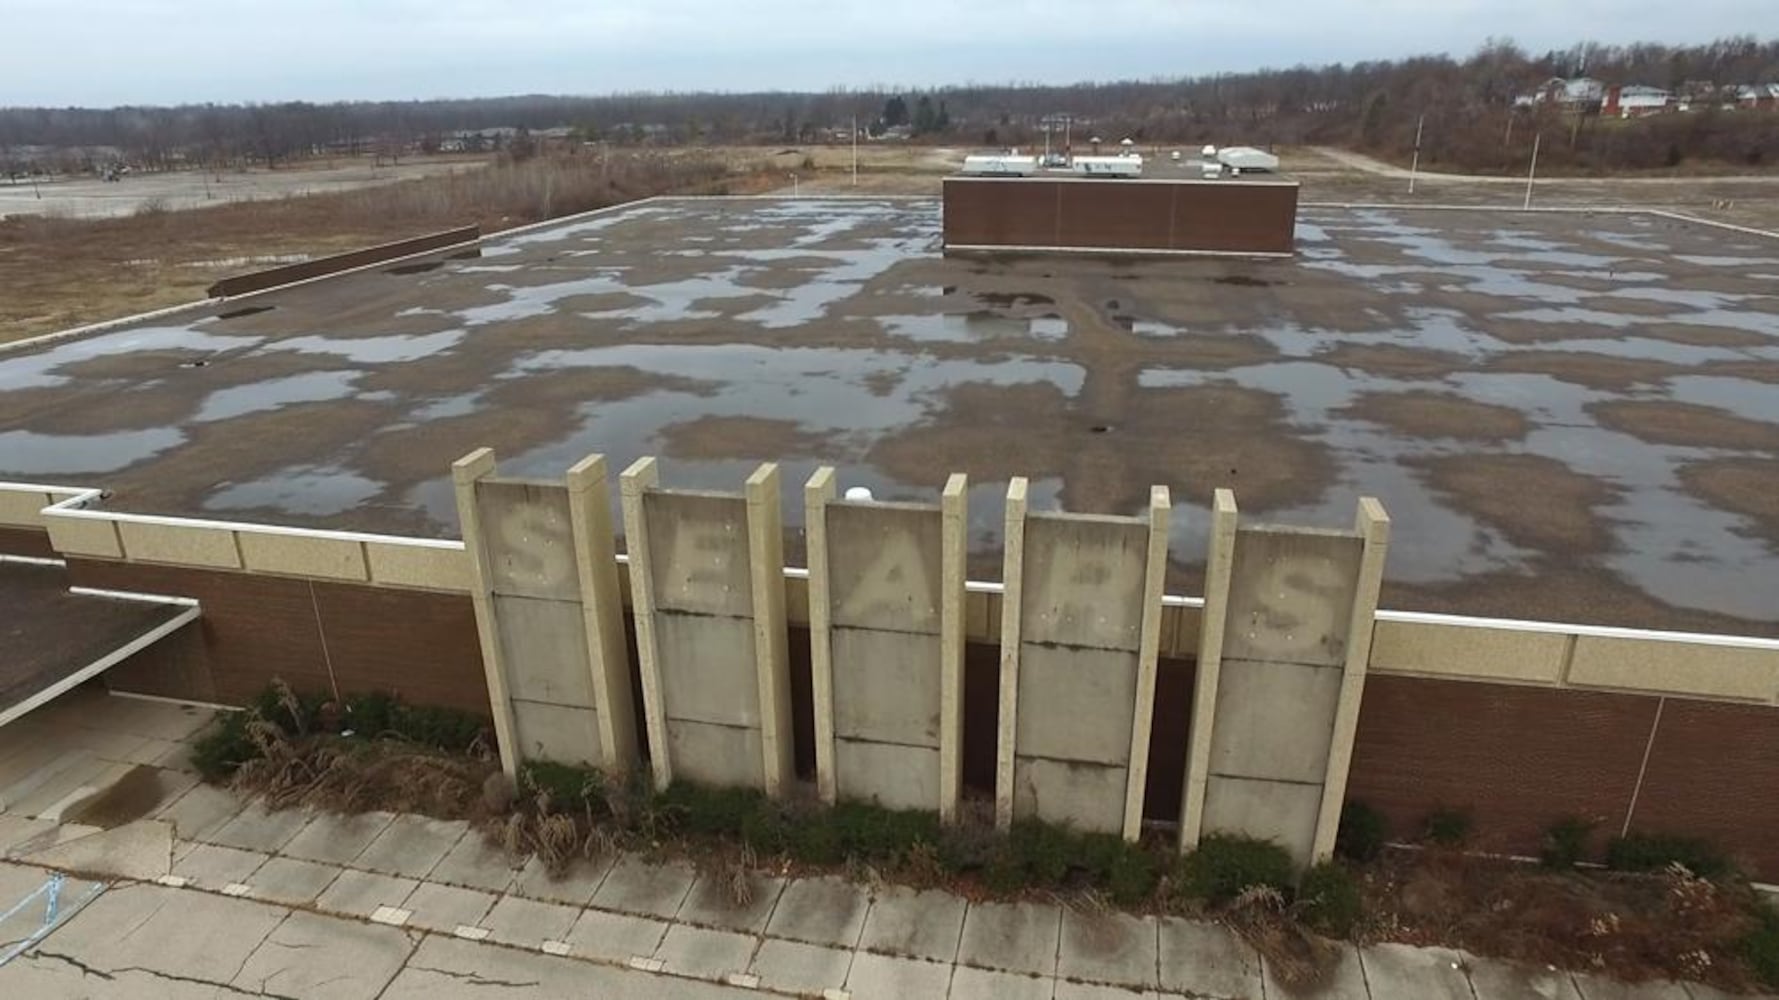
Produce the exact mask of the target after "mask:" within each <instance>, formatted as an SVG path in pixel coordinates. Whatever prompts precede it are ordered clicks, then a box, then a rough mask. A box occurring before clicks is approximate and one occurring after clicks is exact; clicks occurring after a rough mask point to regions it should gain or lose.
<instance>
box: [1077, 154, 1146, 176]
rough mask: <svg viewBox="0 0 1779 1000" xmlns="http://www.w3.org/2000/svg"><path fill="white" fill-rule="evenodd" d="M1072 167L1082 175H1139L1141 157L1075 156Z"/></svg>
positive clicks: (1140, 172)
mask: <svg viewBox="0 0 1779 1000" xmlns="http://www.w3.org/2000/svg"><path fill="white" fill-rule="evenodd" d="M1073 169H1074V171H1075V173H1077V174H1080V175H1081V176H1082V177H1141V176H1143V158H1142V157H1140V156H1135V155H1130V156H1077V157H1075V160H1074V164H1073Z"/></svg>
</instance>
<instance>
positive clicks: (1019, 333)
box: [877, 310, 1069, 343]
mask: <svg viewBox="0 0 1779 1000" xmlns="http://www.w3.org/2000/svg"><path fill="white" fill-rule="evenodd" d="M877 322H878V323H879V324H881V325H882V326H883V329H884V332H885V333H888V334H890V335H891V336H896V337H906V338H908V339H910V340H918V341H948V342H952V343H972V342H977V341H985V340H1045V341H1059V340H1065V339H1067V338H1068V335H1069V322H1068V320H1065V319H1063V318H1062V317H1060V316H1034V317H1031V318H1024V317H1019V316H1003V315H1000V314H999V313H994V312H990V311H988V310H977V311H975V312H970V313H964V314H962V315H958V314H952V315H932V314H921V315H904V316H879V317H877Z"/></svg>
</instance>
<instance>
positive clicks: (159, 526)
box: [117, 520, 241, 569]
mask: <svg viewBox="0 0 1779 1000" xmlns="http://www.w3.org/2000/svg"><path fill="white" fill-rule="evenodd" d="M117 532H118V537H120V538H122V539H123V543H124V558H125V559H128V560H130V561H132V562H154V563H172V564H174V565H177V566H198V567H203V568H206V569H240V568H241V550H240V548H239V547H238V546H236V544H235V533H234V532H233V531H230V530H229V529H228V528H226V527H221V526H215V527H213V526H211V525H207V524H201V523H200V524H174V523H169V522H167V521H158V520H157V521H135V520H130V521H122V520H120V521H118V522H117Z"/></svg>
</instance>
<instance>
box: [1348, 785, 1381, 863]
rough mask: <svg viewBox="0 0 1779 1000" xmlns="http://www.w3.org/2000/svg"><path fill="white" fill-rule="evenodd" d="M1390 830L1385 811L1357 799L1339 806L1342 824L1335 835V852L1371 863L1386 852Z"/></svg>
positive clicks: (1359, 861) (1351, 859) (1350, 858)
mask: <svg viewBox="0 0 1779 1000" xmlns="http://www.w3.org/2000/svg"><path fill="white" fill-rule="evenodd" d="M1388 839H1389V829H1388V826H1387V824H1386V823H1385V822H1384V814H1383V813H1381V812H1378V811H1377V810H1376V809H1373V808H1372V807H1371V806H1369V805H1367V804H1365V803H1364V802H1360V801H1359V800H1357V799H1353V800H1350V801H1348V802H1347V803H1346V804H1345V805H1343V806H1341V809H1340V827H1339V829H1338V831H1337V832H1336V833H1335V835H1334V853H1335V854H1338V855H1340V856H1341V857H1343V858H1346V859H1347V860H1348V861H1357V862H1358V863H1360V864H1368V863H1370V862H1372V861H1376V860H1377V859H1378V856H1379V855H1381V854H1383V853H1384V843H1385V842H1386V841H1387V840H1388Z"/></svg>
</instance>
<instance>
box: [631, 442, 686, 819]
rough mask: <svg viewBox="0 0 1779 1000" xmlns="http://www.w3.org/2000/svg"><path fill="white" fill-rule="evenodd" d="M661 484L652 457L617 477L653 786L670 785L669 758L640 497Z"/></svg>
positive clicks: (652, 587) (651, 571)
mask: <svg viewBox="0 0 1779 1000" xmlns="http://www.w3.org/2000/svg"><path fill="white" fill-rule="evenodd" d="M660 482H661V471H660V468H659V466H658V465H657V464H656V462H655V460H654V459H653V458H649V457H644V458H639V459H637V460H636V461H635V462H633V463H631V465H630V467H629V468H628V469H625V470H624V471H623V473H621V474H620V475H619V476H618V495H619V504H620V506H621V508H622V510H623V512H624V551H625V553H626V555H627V556H628V568H629V570H630V613H631V617H632V619H633V620H634V621H635V623H636V659H637V662H638V665H639V666H640V668H641V669H640V673H641V675H642V706H643V728H644V730H645V732H646V735H647V737H648V741H649V767H650V770H652V771H653V772H654V776H655V787H656V788H658V789H665V788H666V787H667V786H668V785H670V784H672V783H673V755H672V753H671V752H670V751H669V749H668V745H667V717H666V706H665V698H664V697H663V695H662V693H661V655H660V652H659V650H658V648H657V645H656V641H655V580H654V568H653V563H652V560H651V559H650V558H649V555H650V554H649V532H648V528H647V527H646V522H645V520H644V517H643V509H642V505H643V497H644V495H645V494H646V493H647V492H648V491H649V490H652V489H654V488H655V487H656V486H657V485H659V484H660Z"/></svg>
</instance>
